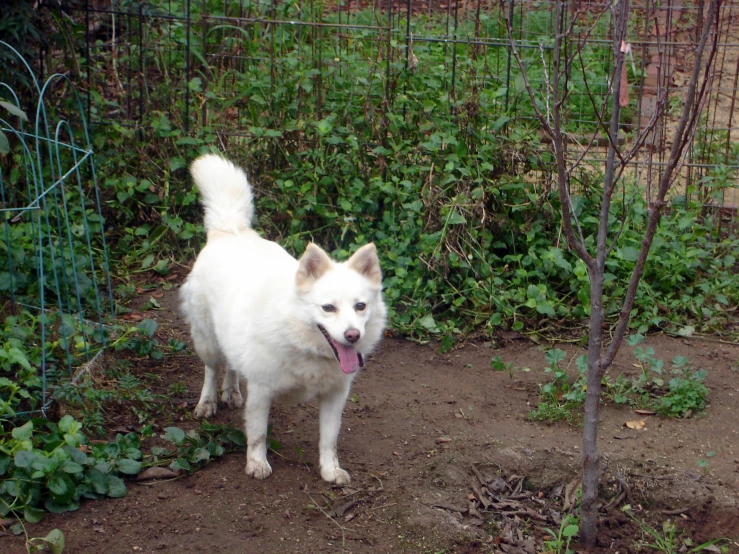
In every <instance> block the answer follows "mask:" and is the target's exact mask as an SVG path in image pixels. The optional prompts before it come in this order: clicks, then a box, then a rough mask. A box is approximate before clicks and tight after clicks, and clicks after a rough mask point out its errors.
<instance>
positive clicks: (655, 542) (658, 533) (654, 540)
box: [624, 506, 729, 554]
mask: <svg viewBox="0 0 739 554" xmlns="http://www.w3.org/2000/svg"><path fill="white" fill-rule="evenodd" d="M624 512H625V513H626V515H628V516H629V517H630V518H631V519H632V520H633V521H635V522H636V523H637V524H638V525H639V528H640V529H641V531H642V535H643V536H645V537H647V541H648V542H647V541H642V542H637V543H635V546H637V547H639V548H649V549H650V550H656V551H657V552H662V553H663V554H677V553H678V552H689V553H695V552H702V551H705V550H708V549H709V547H714V548H720V551H721V552H728V551H729V549H728V547H726V546H724V547H718V546H717V545H720V544H721V543H723V542H729V541H728V539H725V538H718V539H713V540H710V541H706V542H704V543H702V544H699V545H697V546H696V545H695V544H694V542H693V540H692V539H691V538H690V537H686V536H684V535H683V534H682V533H680V532H679V530H678V528H677V525H675V522H674V521H672V520H670V519H666V520H665V521H663V522H662V525H661V526H660V528H659V529H658V528H655V527H652V526H650V525H648V524H647V523H646V522H645V521H642V520H641V519H638V518H637V517H636V516H634V514H633V513H631V509H630V506H625V507H624Z"/></svg>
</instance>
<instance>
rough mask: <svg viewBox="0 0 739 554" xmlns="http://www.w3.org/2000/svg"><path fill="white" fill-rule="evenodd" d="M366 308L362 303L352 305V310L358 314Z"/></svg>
mask: <svg viewBox="0 0 739 554" xmlns="http://www.w3.org/2000/svg"><path fill="white" fill-rule="evenodd" d="M366 307H367V304H365V303H364V302H357V303H356V304H354V309H355V310H356V311H358V312H363V311H364V309H365V308H366Z"/></svg>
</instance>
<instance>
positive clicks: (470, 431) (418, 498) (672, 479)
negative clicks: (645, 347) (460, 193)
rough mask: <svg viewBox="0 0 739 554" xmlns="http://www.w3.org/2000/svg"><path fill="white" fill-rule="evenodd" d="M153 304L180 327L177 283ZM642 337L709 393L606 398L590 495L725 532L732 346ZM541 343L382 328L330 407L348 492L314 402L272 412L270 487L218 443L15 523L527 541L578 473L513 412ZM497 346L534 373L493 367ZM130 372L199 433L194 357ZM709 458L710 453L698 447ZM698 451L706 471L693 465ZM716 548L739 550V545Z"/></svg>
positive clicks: (729, 519)
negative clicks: (460, 340) (619, 401)
mask: <svg viewBox="0 0 739 554" xmlns="http://www.w3.org/2000/svg"><path fill="white" fill-rule="evenodd" d="M146 297H147V298H148V295H146ZM159 302H160V304H161V305H162V307H163V309H162V310H158V311H156V312H150V313H147V314H144V315H145V316H147V317H154V318H155V319H157V320H158V321H159V324H160V329H159V331H158V333H159V334H160V338H164V339H166V337H167V336H176V337H183V338H184V337H185V330H184V328H183V325H182V321H181V319H180V318H179V316H178V315H177V313H176V312H175V311H174V308H175V306H176V299H175V295H174V292H167V293H165V295H164V297H163V298H162V299H161V300H160V301H159ZM647 343H648V344H649V345H651V346H653V347H654V349H655V350H656V354H657V356H658V357H662V358H664V359H666V360H671V359H672V357H674V356H676V355H684V356H687V357H688V358H689V359H690V360H691V362H692V363H693V365H695V366H696V367H702V368H704V369H706V370H707V371H708V378H707V386H708V387H709V388H710V391H711V392H710V400H711V404H710V407H709V408H708V410H707V411H706V413H705V415H703V416H701V417H697V418H694V419H690V420H683V421H674V420H668V419H663V418H660V417H658V416H637V415H636V414H634V413H633V411H632V410H630V409H628V408H623V407H614V406H610V405H606V406H604V409H603V418H602V423H601V425H600V430H601V431H600V437H599V438H600V447H601V448H602V451H603V455H604V463H603V466H604V471H605V476H604V478H603V480H602V482H603V491H602V495H603V498H604V503H606V502H607V501H608V499H610V498H614V497H618V496H619V495H620V494H621V493H622V491H623V492H626V491H624V490H623V488H622V486H621V485H620V484H619V478H620V480H621V482H625V483H626V484H627V485H628V494H629V496H628V497H627V498H626V499H625V500H624V502H629V503H631V504H632V506H633V507H634V509H635V514H636V515H637V516H638V517H640V518H642V519H646V520H647V521H648V522H650V523H651V524H652V525H653V526H654V525H657V526H658V525H660V522H662V521H664V520H666V519H672V520H674V521H676V523H677V525H678V528H679V529H680V531H681V532H682V533H685V534H690V536H692V537H693V539H694V540H696V541H704V540H708V539H712V538H717V537H729V538H732V539H734V540H737V539H739V418H738V417H737V415H736V414H737V411H738V410H739V372H738V371H737V367H738V366H737V361H738V360H739V347H738V346H736V345H732V344H725V343H721V342H718V341H715V340H706V339H697V338H692V339H690V340H686V339H673V338H669V337H665V336H652V337H649V338H648V339H647ZM547 348H548V347H545V346H539V345H536V344H534V343H531V342H528V341H525V340H520V339H517V340H511V341H508V342H503V343H502V346H501V347H500V348H493V347H492V345H491V344H490V343H484V342H468V343H466V344H464V345H462V346H460V347H459V348H457V349H455V350H453V351H452V352H450V353H447V354H440V353H439V352H438V348H437V346H436V345H433V344H430V345H419V344H415V343H412V342H408V341H403V340H399V339H389V338H388V339H386V340H385V341H384V342H383V344H382V346H381V348H380V350H379V352H378V353H377V354H376V355H375V356H374V357H372V358H371V359H370V360H369V361H368V363H367V366H366V369H365V370H364V371H363V374H362V375H360V376H359V378H358V379H357V380H356V384H355V387H354V390H353V393H355V394H356V396H355V397H354V400H355V401H350V402H347V405H346V409H345V411H344V420H343V429H342V434H341V437H340V441H339V453H340V459H341V460H342V463H343V466H344V467H345V468H346V469H347V470H348V471H349V472H350V473H351V476H352V483H351V485H350V486H348V487H344V488H335V487H334V488H332V487H329V486H327V484H326V483H325V482H323V481H322V480H321V478H320V474H319V472H318V470H317V462H318V455H317V439H318V425H317V409H316V407H315V406H313V405H301V406H297V407H282V406H279V405H278V406H276V407H275V408H274V409H273V412H272V416H271V422H272V426H273V427H272V433H273V435H274V438H275V439H277V440H278V441H279V442H280V443H281V447H280V449H279V451H278V453H276V454H274V453H271V454H270V456H271V457H270V463H271V464H272V467H273V470H274V473H273V475H272V476H271V477H270V478H269V479H267V480H266V481H257V480H254V479H250V478H248V477H247V476H246V475H245V473H244V454H243V453H232V454H228V455H225V456H223V457H222V458H221V459H219V460H217V461H215V462H212V463H211V464H209V465H208V466H206V467H205V468H204V469H202V470H200V471H197V472H196V473H195V474H193V475H192V476H189V477H181V478H178V479H174V480H169V481H159V482H149V483H146V484H141V483H137V482H135V481H131V482H130V483H129V493H128V495H127V496H126V497H125V498H123V499H116V500H113V499H111V500H99V501H89V502H85V503H83V504H82V506H81V508H80V510H79V511H77V512H73V513H67V514H63V515H49V516H47V517H46V518H45V519H44V520H43V521H42V522H41V523H40V524H37V525H33V526H29V534H30V535H31V536H44V535H45V534H46V533H47V532H48V530H50V529H52V528H55V527H58V528H60V529H62V531H63V532H64V534H65V536H66V543H67V548H66V550H65V552H68V553H72V554H75V553H98V552H100V553H107V554H112V553H119V552H120V553H123V552H177V553H188V552H214V553H215V552H249V553H251V552H264V553H278V552H285V553H316V552H347V553H352V552H382V553H384V552H407V553H416V552H417V553H440V552H499V551H505V552H526V553H533V552H537V551H541V537H542V536H544V535H546V534H547V533H546V531H544V528H546V527H550V528H556V527H558V525H557V521H558V519H559V518H561V514H562V510H563V504H564V502H565V501H566V497H568V495H567V490H568V489H567V488H566V486H567V485H568V484H571V483H572V482H573V480H575V479H576V478H577V476H578V473H579V468H580V434H579V429H578V428H575V427H571V426H567V425H565V424H557V425H546V424H541V423H534V422H531V421H528V420H527V417H526V415H527V413H528V412H529V411H530V410H531V408H532V407H533V406H534V405H535V403H536V398H537V397H536V393H537V390H538V384H540V383H543V382H545V381H547V380H548V376H547V375H546V374H544V373H543V371H542V370H543V368H544V366H545V365H546V364H545V360H544V351H545V350H546V349H547ZM565 349H566V350H568V353H569V354H575V352H576V349H575V348H574V347H565ZM495 355H500V356H501V357H502V359H503V361H505V362H512V363H513V364H514V365H515V366H516V367H518V368H523V367H527V368H530V371H528V372H524V371H514V372H513V373H512V374H511V375H509V373H508V372H494V371H492V370H491V369H490V359H491V358H492V357H493V356H495ZM634 361H635V360H634V358H633V356H632V354H631V348H629V347H624V348H623V349H622V353H621V354H620V355H619V358H618V359H617V364H616V366H615V368H614V370H615V371H616V372H625V373H627V374H635V373H636V371H637V370H636V368H635V367H634V365H633V362H634ZM134 371H140V372H141V373H156V374H158V375H159V376H160V379H159V384H160V386H161V390H157V391H156V392H161V393H164V392H165V391H166V390H167V388H168V386H169V384H170V383H173V382H184V383H186V384H187V385H188V387H189V391H190V392H189V393H187V401H188V406H187V407H183V408H182V409H181V410H177V411H175V412H171V413H167V414H164V415H163V416H162V418H161V421H159V422H158V423H159V424H160V426H161V427H165V426H167V425H172V424H175V425H178V426H180V427H182V428H189V427H196V426H197V423H196V422H194V421H192V419H191V417H189V415H188V414H189V413H190V412H191V410H192V407H194V404H195V403H196V402H197V395H198V393H199V390H200V386H201V378H202V376H201V367H200V363H199V361H198V360H197V358H196V357H195V356H194V355H186V356H178V357H173V358H165V359H164V360H163V361H161V362H153V361H142V362H140V363H139V364H138V365H137V366H136V367H135V368H134ZM122 417H123V416H122ZM639 418H644V419H645V420H646V426H645V427H644V428H643V429H640V430H635V429H628V428H626V427H624V426H623V424H624V422H626V421H628V420H634V419H639ZM130 421H131V420H130V419H129V423H130ZM215 421H216V422H220V423H224V422H231V423H233V424H234V425H239V426H240V425H241V421H242V414H241V413H240V411H235V410H221V411H220V412H219V413H218V415H217V417H216V419H215ZM708 452H715V455H713V456H712V457H710V458H707V457H706V454H707V453H708ZM301 453H302V460H300V458H301ZM700 459H706V460H708V462H709V463H708V466H707V467H701V466H699V465H698V461H699V460H700ZM481 496H486V498H487V502H488V503H489V504H488V505H487V507H485V505H484V504H483V503H481V501H480V497H481ZM570 497H571V495H570ZM600 530H601V538H600V542H601V551H602V552H606V551H608V552H633V551H636V549H635V547H634V541H638V540H640V539H642V538H643V535H642V532H641V531H640V529H639V527H638V525H637V524H635V523H634V522H633V521H632V520H630V519H629V518H628V517H626V516H625V515H623V513H622V512H620V511H619V510H615V509H612V510H608V511H605V512H604V513H603V516H602V521H601V525H600ZM527 537H531V538H527ZM696 544H697V543H696ZM729 547H730V549H732V551H739V546H737V543H733V544H732V543H729ZM0 552H3V553H4V554H15V553H21V552H25V548H24V544H23V541H22V540H21V539H20V538H18V537H11V536H1V537H0Z"/></svg>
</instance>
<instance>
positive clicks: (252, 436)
mask: <svg viewBox="0 0 739 554" xmlns="http://www.w3.org/2000/svg"><path fill="white" fill-rule="evenodd" d="M271 404H272V396H271V394H270V391H269V389H268V388H266V387H263V386H260V385H253V384H252V383H247V393H246V411H245V413H244V417H245V419H246V474H247V475H249V476H250V477H255V478H257V479H266V478H267V477H269V476H270V475H271V474H272V468H271V467H270V465H269V462H267V425H268V422H269V408H270V405H271Z"/></svg>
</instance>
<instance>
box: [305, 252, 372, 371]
mask: <svg viewBox="0 0 739 554" xmlns="http://www.w3.org/2000/svg"><path fill="white" fill-rule="evenodd" d="M295 282H296V285H297V292H298V296H299V297H300V299H301V300H302V302H303V305H304V306H305V309H306V310H308V311H309V313H310V321H311V325H315V331H316V335H315V338H316V339H317V340H316V345H315V346H316V350H317V351H318V353H319V354H321V355H323V356H327V357H331V356H334V357H336V359H337V360H338V361H339V365H340V366H341V370H342V371H343V372H344V373H354V372H355V371H356V370H357V369H359V367H361V366H362V365H363V364H364V360H363V354H364V355H366V354H369V353H370V352H371V351H372V350H373V349H374V347H375V345H376V344H377V342H378V341H379V340H380V337H381V335H382V330H383V328H384V325H385V315H386V309H385V305H384V304H383V302H382V292H381V291H382V272H381V271H380V261H379V260H378V258H377V250H376V248H375V245H374V244H372V243H370V244H367V245H365V246H363V247H362V248H360V249H359V250H357V252H356V253H355V254H354V255H353V256H352V257H351V258H349V260H347V261H346V262H343V263H335V262H333V261H332V260H331V258H330V257H329V256H328V254H326V252H324V251H323V250H321V249H320V248H319V247H318V246H316V245H315V244H309V245H308V248H306V250H305V252H304V253H303V256H302V257H301V258H300V260H299V262H298V271H297V274H296V276H295ZM317 333H320V334H317ZM321 335H322V336H323V339H321Z"/></svg>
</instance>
